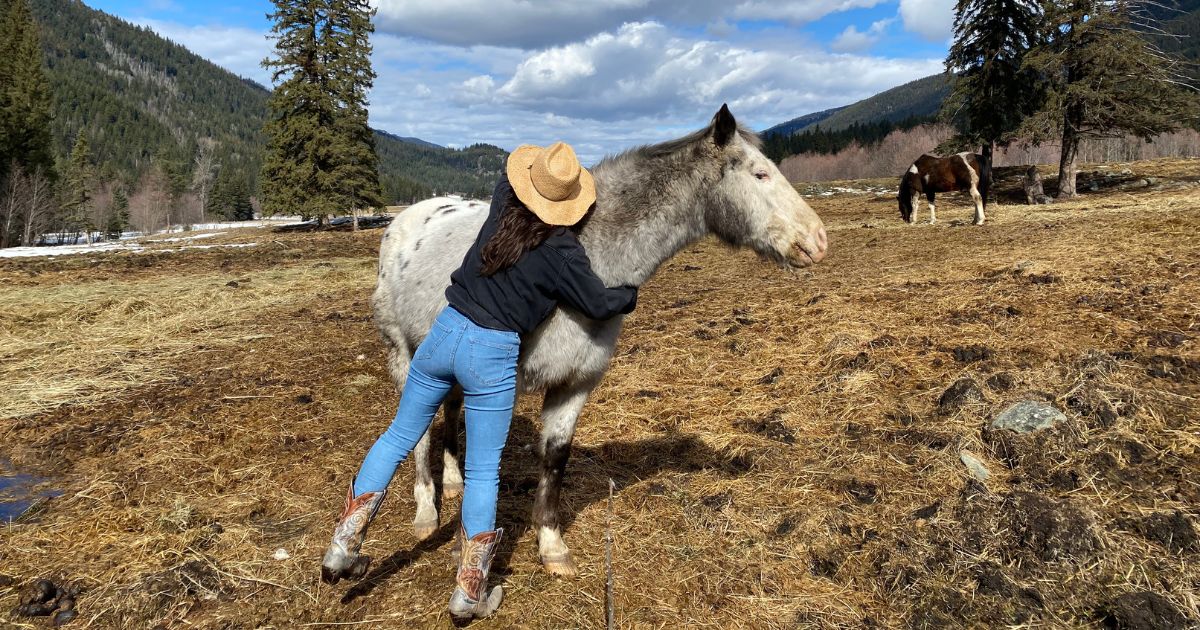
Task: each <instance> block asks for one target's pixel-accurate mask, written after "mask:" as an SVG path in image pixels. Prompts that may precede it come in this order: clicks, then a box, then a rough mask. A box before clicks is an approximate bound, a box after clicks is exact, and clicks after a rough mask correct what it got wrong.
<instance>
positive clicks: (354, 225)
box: [350, 209, 358, 232]
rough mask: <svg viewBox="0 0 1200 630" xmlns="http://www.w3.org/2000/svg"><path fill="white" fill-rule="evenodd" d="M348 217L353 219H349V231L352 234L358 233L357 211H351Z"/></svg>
mask: <svg viewBox="0 0 1200 630" xmlns="http://www.w3.org/2000/svg"><path fill="white" fill-rule="evenodd" d="M350 215H351V216H352V217H353V218H351V219H350V223H351V225H352V227H351V230H352V231H354V232H357V231H358V210H357V209H355V210H351V211H350Z"/></svg>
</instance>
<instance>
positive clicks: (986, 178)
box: [979, 147, 992, 210]
mask: <svg viewBox="0 0 1200 630" xmlns="http://www.w3.org/2000/svg"><path fill="white" fill-rule="evenodd" d="M991 187H992V150H991V147H988V148H987V149H986V150H985V151H984V153H983V155H981V156H980V159H979V196H981V197H983V209H984V210H987V203H988V190H989V189H990V188H991Z"/></svg>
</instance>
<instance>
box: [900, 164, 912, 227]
mask: <svg viewBox="0 0 1200 630" xmlns="http://www.w3.org/2000/svg"><path fill="white" fill-rule="evenodd" d="M908 175H909V174H908V173H905V174H904V176H903V177H901V178H900V193H899V194H897V195H896V200H897V201H898V202H900V218H901V219H904V222H905V223H912V222H913V198H914V197H915V195H913V191H912V185H911V184H910V183H909V182H908Z"/></svg>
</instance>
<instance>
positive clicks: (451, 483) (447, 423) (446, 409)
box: [442, 386, 463, 507]
mask: <svg viewBox="0 0 1200 630" xmlns="http://www.w3.org/2000/svg"><path fill="white" fill-rule="evenodd" d="M462 406H463V394H462V388H460V387H458V386H455V388H454V389H452V390H450V395H449V396H446V400H445V402H443V403H442V500H443V501H445V500H446V499H453V498H455V497H458V496H461V495H462V492H463V478H462V470H461V469H459V467H458V460H459V451H458V427H459V423H460V421H461V419H462ZM443 507H444V506H443Z"/></svg>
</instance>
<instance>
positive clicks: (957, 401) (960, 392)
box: [938, 376, 983, 411]
mask: <svg viewBox="0 0 1200 630" xmlns="http://www.w3.org/2000/svg"><path fill="white" fill-rule="evenodd" d="M982 400H983V390H981V389H980V388H979V383H976V382H975V379H973V378H971V377H969V376H964V377H962V378H960V379H958V380H957V381H955V382H954V384H953V385H951V386H950V387H949V388H948V389H946V391H944V392H942V395H941V397H940V398H938V408H939V409H941V410H942V411H953V410H955V409H958V408H960V407H962V406H963V405H965V404H967V403H972V402H980V401H982Z"/></svg>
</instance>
